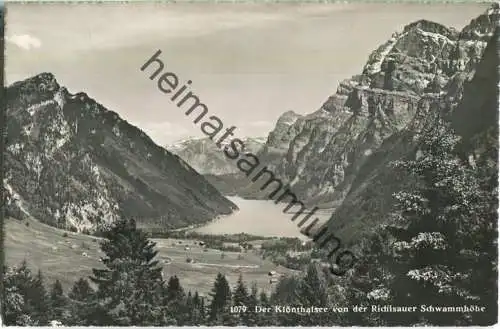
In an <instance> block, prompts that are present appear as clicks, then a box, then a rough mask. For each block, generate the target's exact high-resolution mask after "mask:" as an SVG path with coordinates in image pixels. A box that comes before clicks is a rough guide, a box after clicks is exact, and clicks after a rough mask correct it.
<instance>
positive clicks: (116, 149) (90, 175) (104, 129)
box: [4, 73, 236, 231]
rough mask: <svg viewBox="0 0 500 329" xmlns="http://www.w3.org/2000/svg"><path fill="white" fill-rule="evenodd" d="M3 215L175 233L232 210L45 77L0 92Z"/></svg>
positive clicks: (179, 167) (92, 104)
mask: <svg viewBox="0 0 500 329" xmlns="http://www.w3.org/2000/svg"><path fill="white" fill-rule="evenodd" d="M5 95H6V103H7V113H6V115H7V138H6V145H5V151H4V157H5V168H6V173H5V180H4V188H5V191H6V194H7V211H8V214H9V215H11V216H14V217H18V218H20V217H25V216H30V217H33V218H36V219H38V220H40V221H42V222H45V223H47V224H50V225H53V226H58V227H62V228H67V229H72V230H78V231H94V230H96V229H98V228H99V227H100V226H102V225H106V224H109V223H111V222H113V221H114V220H116V219H117V218H118V217H127V218H131V217H133V218H135V219H136V220H137V221H138V223H139V225H142V226H144V227H153V228H159V229H164V228H177V227H180V226H185V225H190V224H194V223H200V222H203V221H208V220H210V219H213V218H214V217H216V216H218V215H221V214H229V213H231V212H232V211H233V210H234V209H236V206H235V205H234V204H233V203H231V202H230V201H229V200H227V199H226V198H224V197H223V196H222V195H221V194H220V193H219V192H218V191H217V190H216V189H215V188H214V187H213V186H212V185H210V184H209V183H208V182H207V181H206V180H205V179H204V178H203V177H202V176H201V175H199V174H198V173H197V172H196V171H195V170H194V169H193V168H191V167H190V166H189V165H188V164H187V163H186V162H184V161H183V160H182V159H180V158H179V157H178V156H176V155H173V154H171V153H170V152H168V151H167V150H165V149H164V148H162V147H160V146H158V145H156V144H155V143H154V142H153V141H152V140H151V139H150V138H149V137H148V136H147V135H146V134H145V133H144V132H143V131H142V130H140V129H139V128H137V127H135V126H133V125H131V124H129V123H128V122H127V121H125V120H123V119H121V118H120V117H119V115H118V114H117V113H115V112H113V111H109V110H107V109H106V108H104V107H103V106H102V105H100V104H99V103H97V102H96V101H94V100H93V99H91V98H90V97H89V96H87V95H86V94H85V93H77V94H71V93H69V92H68V91H67V89H66V88H64V87H61V86H60V85H59V84H58V82H57V81H56V79H55V77H54V76H53V75H52V74H51V73H42V74H39V75H36V76H34V77H32V78H29V79H27V80H24V81H20V82H17V83H14V84H13V85H11V86H9V87H8V88H7V89H6V92H5Z"/></svg>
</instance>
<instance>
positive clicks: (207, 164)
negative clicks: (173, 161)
mask: <svg viewBox="0 0 500 329" xmlns="http://www.w3.org/2000/svg"><path fill="white" fill-rule="evenodd" d="M241 140H242V141H243V142H244V143H245V151H246V152H252V153H254V154H256V153H257V152H258V151H259V150H260V149H261V148H262V146H263V145H264V144H265V143H266V138H264V137H255V138H251V137H247V138H241ZM229 141H230V139H228V140H227V141H224V142H222V143H221V148H218V147H217V145H216V144H215V142H214V141H213V140H211V139H210V138H208V137H206V138H185V139H182V140H180V141H177V142H175V143H173V144H171V145H166V146H165V148H166V149H167V150H169V151H170V152H172V153H174V154H177V155H178V156H179V157H181V158H182V159H183V160H184V161H186V162H187V163H189V165H190V166H191V167H193V168H194V169H195V170H196V171H197V172H199V173H200V174H203V175H216V176H219V175H226V174H235V173H238V172H239V169H238V167H236V163H235V161H234V160H231V159H228V158H227V157H226V155H225V154H224V152H223V151H222V150H223V148H224V147H225V146H226V145H228V144H229Z"/></svg>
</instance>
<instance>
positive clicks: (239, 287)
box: [233, 274, 251, 325]
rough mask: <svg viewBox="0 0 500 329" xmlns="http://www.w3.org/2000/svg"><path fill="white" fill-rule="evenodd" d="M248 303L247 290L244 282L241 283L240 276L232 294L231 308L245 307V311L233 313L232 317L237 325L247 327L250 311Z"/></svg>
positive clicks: (241, 277) (241, 278)
mask: <svg viewBox="0 0 500 329" xmlns="http://www.w3.org/2000/svg"><path fill="white" fill-rule="evenodd" d="M248 303H249V296H248V289H247V287H246V285H245V282H243V276H242V275H241V274H240V276H239V277H238V281H237V283H236V287H235V289H234V292H233V306H243V307H245V311H242V312H240V313H238V312H235V313H234V317H235V318H237V321H238V324H239V325H248V313H249V312H250V311H251V310H250V309H249V306H248Z"/></svg>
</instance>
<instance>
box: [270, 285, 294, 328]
mask: <svg viewBox="0 0 500 329" xmlns="http://www.w3.org/2000/svg"><path fill="white" fill-rule="evenodd" d="M299 287H300V279H299V278H297V277H293V276H290V277H286V276H285V277H281V278H280V279H279V280H278V282H277V284H276V287H275V289H274V291H273V292H272V294H271V298H270V304H271V305H283V306H285V305H298V303H299V298H298V294H297V292H298V290H299ZM273 318H274V319H273V320H272V321H275V322H276V323H275V325H277V326H295V325H297V323H299V322H300V321H301V317H300V315H298V314H296V313H275V314H273ZM273 325H274V323H273Z"/></svg>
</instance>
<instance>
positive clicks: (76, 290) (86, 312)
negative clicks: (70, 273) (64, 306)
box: [65, 278, 95, 326]
mask: <svg viewBox="0 0 500 329" xmlns="http://www.w3.org/2000/svg"><path fill="white" fill-rule="evenodd" d="M68 297H69V299H70V300H71V301H70V303H71V307H72V315H73V317H72V318H71V319H70V321H69V323H68V325H74V326H77V325H78V326H87V325H90V324H91V322H89V318H90V317H91V316H92V313H93V312H92V307H93V306H95V304H94V297H95V291H94V290H93V289H92V287H90V284H89V282H88V281H87V280H86V279H84V278H80V279H79V280H78V281H76V282H75V284H74V285H73V287H72V288H71V291H70V292H69V294H68ZM65 324H66V323H65Z"/></svg>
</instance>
